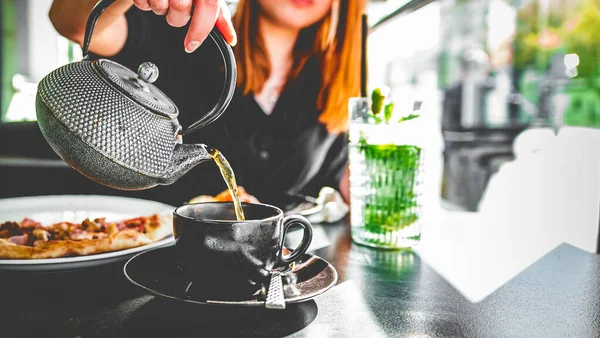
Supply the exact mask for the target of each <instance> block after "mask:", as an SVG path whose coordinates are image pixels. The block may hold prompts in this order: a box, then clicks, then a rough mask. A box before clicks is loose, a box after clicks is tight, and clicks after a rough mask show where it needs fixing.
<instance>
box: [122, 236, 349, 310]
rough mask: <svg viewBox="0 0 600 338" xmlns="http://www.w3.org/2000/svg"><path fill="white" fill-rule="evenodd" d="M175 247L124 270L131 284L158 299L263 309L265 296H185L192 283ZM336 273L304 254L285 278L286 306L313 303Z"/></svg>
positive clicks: (141, 257) (132, 261)
mask: <svg viewBox="0 0 600 338" xmlns="http://www.w3.org/2000/svg"><path fill="white" fill-rule="evenodd" d="M174 249H175V248H174V246H168V247H162V248H158V249H155V250H150V251H145V252H142V253H140V254H138V255H136V256H134V257H132V258H131V259H130V260H129V261H128V262H127V263H126V264H125V266H124V267H123V272H124V273H125V277H127V279H129V281H130V282H131V283H133V284H134V285H136V286H139V287H141V288H142V289H145V290H147V291H149V292H151V293H153V294H155V295H158V296H162V297H166V298H172V299H176V300H180V301H184V302H191V303H198V304H220V305H239V306H264V304H265V302H264V295H262V294H260V293H259V292H257V294H255V295H253V296H250V297H247V299H239V300H220V299H198V298H194V295H193V294H186V289H187V288H188V287H189V285H190V282H189V281H188V280H186V277H185V276H184V273H183V271H182V270H181V268H179V266H178V265H177V264H176V252H175V250H174ZM337 278H338V276H337V271H335V268H334V267H333V266H332V265H331V264H329V263H328V262H327V261H325V260H324V259H322V258H320V257H318V256H314V255H310V254H305V255H304V256H302V258H301V259H300V260H298V261H296V264H295V266H294V269H293V270H292V271H290V272H288V273H285V274H284V275H283V281H284V285H283V293H284V295H285V301H286V303H288V304H290V303H298V302H303V301H307V300H309V299H312V298H314V297H316V296H318V295H320V294H322V293H324V292H325V291H327V290H329V289H330V288H331V287H333V286H334V285H335V284H336V283H337Z"/></svg>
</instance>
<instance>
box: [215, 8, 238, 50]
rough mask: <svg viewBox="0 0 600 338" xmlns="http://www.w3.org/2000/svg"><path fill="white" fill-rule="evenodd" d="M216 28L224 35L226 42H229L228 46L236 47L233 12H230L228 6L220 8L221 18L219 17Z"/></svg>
mask: <svg viewBox="0 0 600 338" xmlns="http://www.w3.org/2000/svg"><path fill="white" fill-rule="evenodd" d="M216 26H217V28H218V29H219V31H220V32H221V34H223V37H224V38H225V41H227V43H228V44H230V45H232V46H235V44H236V43H237V35H236V34H235V30H234V29H233V23H232V22H231V12H229V8H227V6H222V7H220V8H219V16H218V17H217V22H216Z"/></svg>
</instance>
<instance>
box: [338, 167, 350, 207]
mask: <svg viewBox="0 0 600 338" xmlns="http://www.w3.org/2000/svg"><path fill="white" fill-rule="evenodd" d="M340 195H342V198H343V199H344V202H346V203H347V204H348V205H349V204H350V168H349V167H346V171H344V175H343V176H342V178H341V179H340Z"/></svg>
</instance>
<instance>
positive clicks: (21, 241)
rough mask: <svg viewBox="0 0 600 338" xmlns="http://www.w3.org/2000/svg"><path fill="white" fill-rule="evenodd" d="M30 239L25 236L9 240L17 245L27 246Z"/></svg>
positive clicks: (13, 237)
mask: <svg viewBox="0 0 600 338" xmlns="http://www.w3.org/2000/svg"><path fill="white" fill-rule="evenodd" d="M28 238H29V235H27V234H23V235H21V236H12V237H10V238H9V239H8V240H9V241H11V242H12V243H14V244H16V245H25V244H27V239H28Z"/></svg>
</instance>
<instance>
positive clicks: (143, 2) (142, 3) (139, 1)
mask: <svg viewBox="0 0 600 338" xmlns="http://www.w3.org/2000/svg"><path fill="white" fill-rule="evenodd" d="M133 3H134V4H135V6H136V7H137V8H139V9H141V10H143V11H149V10H151V9H152V7H150V3H149V2H148V0H133Z"/></svg>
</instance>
